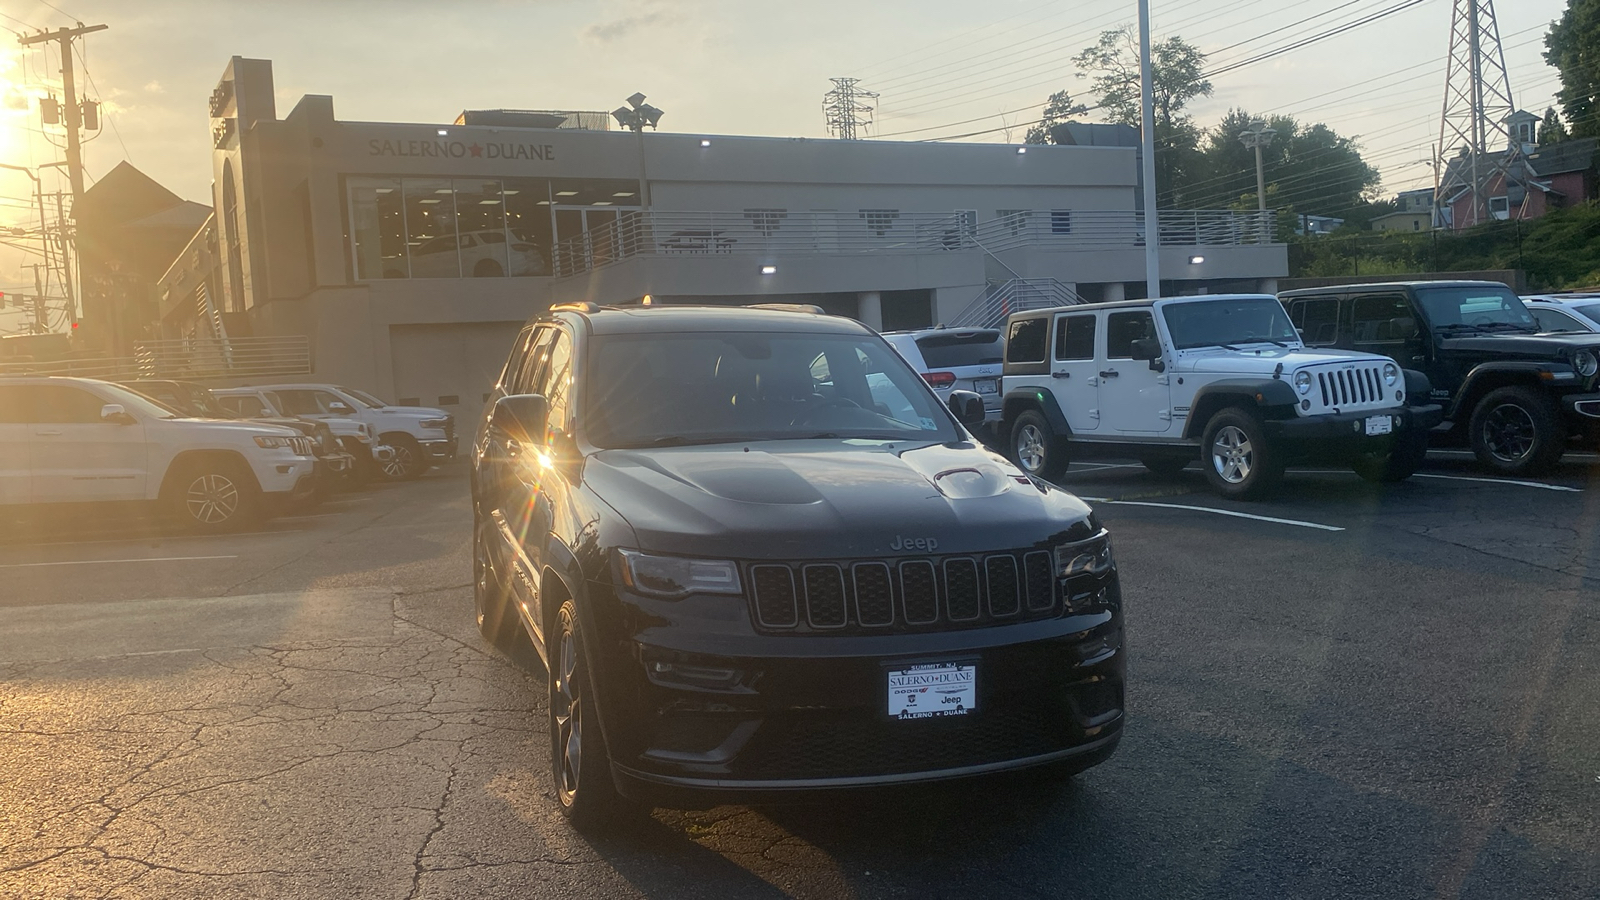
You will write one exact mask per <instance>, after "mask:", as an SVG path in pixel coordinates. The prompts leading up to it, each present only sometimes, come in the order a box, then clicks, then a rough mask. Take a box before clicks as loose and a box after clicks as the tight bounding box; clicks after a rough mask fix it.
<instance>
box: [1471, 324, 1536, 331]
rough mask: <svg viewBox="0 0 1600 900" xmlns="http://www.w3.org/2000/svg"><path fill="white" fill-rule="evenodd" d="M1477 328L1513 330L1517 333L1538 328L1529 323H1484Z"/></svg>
mask: <svg viewBox="0 0 1600 900" xmlns="http://www.w3.org/2000/svg"><path fill="white" fill-rule="evenodd" d="M1478 327H1480V328H1515V329H1517V330H1518V331H1526V330H1528V329H1530V328H1537V327H1538V326H1537V325H1534V324H1533V323H1531V322H1485V323H1484V324H1482V325H1480V326H1478Z"/></svg>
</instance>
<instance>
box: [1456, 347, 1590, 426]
mask: <svg viewBox="0 0 1600 900" xmlns="http://www.w3.org/2000/svg"><path fill="white" fill-rule="evenodd" d="M1563 374H1564V375H1566V376H1568V377H1567V378H1565V379H1563V381H1566V382H1568V383H1570V384H1571V385H1572V386H1573V387H1576V386H1578V385H1579V384H1581V379H1579V378H1578V377H1577V373H1576V372H1574V371H1573V369H1572V367H1571V366H1568V365H1565V364H1563V363H1555V362H1544V361H1537V360H1502V361H1495V362H1485V363H1479V364H1478V365H1476V366H1473V367H1472V370H1471V371H1470V372H1468V373H1467V377H1466V378H1464V379H1462V380H1461V389H1460V390H1458V391H1457V392H1456V396H1455V400H1454V402H1452V403H1451V406H1450V411H1449V415H1448V418H1450V419H1453V420H1456V421H1461V420H1463V419H1466V418H1470V417H1471V416H1472V411H1473V410H1474V409H1475V408H1477V405H1478V402H1479V401H1480V400H1482V399H1483V398H1484V397H1485V396H1486V395H1487V394H1488V393H1489V392H1490V391H1494V390H1498V389H1500V388H1503V387H1531V388H1534V389H1535V390H1539V391H1542V392H1545V393H1547V394H1549V395H1550V397H1551V402H1555V393H1554V392H1553V391H1551V390H1550V385H1551V384H1553V382H1554V378H1555V377H1556V376H1558V375H1563Z"/></svg>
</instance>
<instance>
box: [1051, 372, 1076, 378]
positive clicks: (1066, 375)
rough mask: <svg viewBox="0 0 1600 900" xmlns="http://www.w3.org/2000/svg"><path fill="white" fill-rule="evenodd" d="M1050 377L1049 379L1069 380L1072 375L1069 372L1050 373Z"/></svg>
mask: <svg viewBox="0 0 1600 900" xmlns="http://www.w3.org/2000/svg"><path fill="white" fill-rule="evenodd" d="M1050 377H1051V378H1071V377H1072V373H1071V372H1051V373H1050Z"/></svg>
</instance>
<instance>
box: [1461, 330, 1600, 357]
mask: <svg viewBox="0 0 1600 900" xmlns="http://www.w3.org/2000/svg"><path fill="white" fill-rule="evenodd" d="M1439 347H1440V349H1443V350H1470V351H1472V352H1473V353H1481V354H1486V355H1487V354H1495V355H1498V356H1505V357H1507V358H1518V357H1533V358H1538V359H1549V358H1550V357H1551V356H1557V355H1563V352H1564V351H1565V352H1570V351H1573V350H1593V351H1596V352H1600V334H1585V333H1583V332H1581V331H1575V332H1562V333H1557V334H1517V333H1503V334H1464V335H1461V336H1459V337H1454V336H1446V337H1441V338H1439Z"/></svg>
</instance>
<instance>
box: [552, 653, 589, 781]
mask: <svg viewBox="0 0 1600 900" xmlns="http://www.w3.org/2000/svg"><path fill="white" fill-rule="evenodd" d="M577 670H578V648H577V644H576V642H575V641H574V636H573V633H572V629H571V628H570V627H564V628H563V629H562V631H561V653H560V662H559V665H558V667H557V669H556V673H555V677H556V684H555V688H556V690H555V696H554V697H553V698H552V705H553V706H554V713H555V721H556V735H555V737H556V741H555V746H556V752H557V753H559V754H560V758H559V760H558V761H557V767H558V769H559V770H560V776H561V782H560V784H559V785H557V788H558V789H559V790H560V791H561V798H562V801H563V802H564V803H565V804H566V805H568V806H571V805H572V802H573V799H574V798H575V797H576V796H577V793H578V786H579V783H580V782H579V778H580V776H581V775H582V774H583V772H582V766H583V698H582V697H581V696H580V695H579V691H578V688H577V685H576V684H575V683H574V676H575V675H576V673H577Z"/></svg>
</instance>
